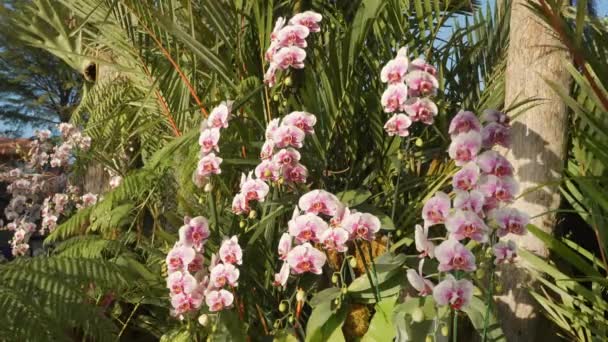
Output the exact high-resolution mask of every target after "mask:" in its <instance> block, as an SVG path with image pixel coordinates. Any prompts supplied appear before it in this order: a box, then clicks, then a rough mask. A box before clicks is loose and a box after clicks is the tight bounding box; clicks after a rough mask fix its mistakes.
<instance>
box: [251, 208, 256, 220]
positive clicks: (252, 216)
mask: <svg viewBox="0 0 608 342" xmlns="http://www.w3.org/2000/svg"><path fill="white" fill-rule="evenodd" d="M256 217H258V213H257V212H256V211H255V210H252V211H250V212H249V218H250V219H252V220H255V218H256Z"/></svg>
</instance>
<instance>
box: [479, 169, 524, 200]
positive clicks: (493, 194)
mask: <svg viewBox="0 0 608 342" xmlns="http://www.w3.org/2000/svg"><path fill="white" fill-rule="evenodd" d="M477 187H478V188H479V191H481V193H483V195H484V196H485V197H486V199H487V198H494V199H496V200H497V201H500V202H511V201H513V199H514V198H515V195H516V194H517V192H518V191H519V185H518V184H517V182H516V181H515V180H514V179H513V177H501V178H498V177H496V176H494V175H483V176H482V177H481V178H480V179H479V183H478V185H477Z"/></svg>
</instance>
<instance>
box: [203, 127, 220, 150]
mask: <svg viewBox="0 0 608 342" xmlns="http://www.w3.org/2000/svg"><path fill="white" fill-rule="evenodd" d="M219 141H220V129H219V128H207V129H205V130H203V131H202V132H201V135H200V137H199V139H198V144H199V145H201V151H203V153H209V152H211V151H213V150H215V151H219V150H220V148H219V147H218V146H217V143H218V142H219Z"/></svg>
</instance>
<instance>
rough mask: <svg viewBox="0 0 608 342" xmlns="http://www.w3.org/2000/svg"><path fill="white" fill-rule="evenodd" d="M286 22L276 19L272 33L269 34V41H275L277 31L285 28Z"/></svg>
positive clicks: (279, 18) (283, 19) (281, 18)
mask: <svg viewBox="0 0 608 342" xmlns="http://www.w3.org/2000/svg"><path fill="white" fill-rule="evenodd" d="M286 21H287V20H286V19H285V18H283V17H278V18H277V21H276V22H275V23H274V28H273V29H272V33H271V34H270V41H276V40H277V35H278V33H279V31H281V29H282V28H283V27H284V26H285V22H286Z"/></svg>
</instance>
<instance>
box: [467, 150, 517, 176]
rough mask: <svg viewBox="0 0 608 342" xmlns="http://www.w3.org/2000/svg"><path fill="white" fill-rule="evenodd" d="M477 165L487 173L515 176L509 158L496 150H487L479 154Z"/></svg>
mask: <svg viewBox="0 0 608 342" xmlns="http://www.w3.org/2000/svg"><path fill="white" fill-rule="evenodd" d="M476 162H477V165H479V168H480V169H481V171H482V172H483V173H485V174H492V175H495V176H497V177H504V176H513V166H512V165H511V163H510V162H509V161H508V160H507V158H505V157H503V156H502V155H500V153H498V152H496V151H492V150H489V151H485V152H483V153H481V154H480V155H479V156H477V160H476Z"/></svg>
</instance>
